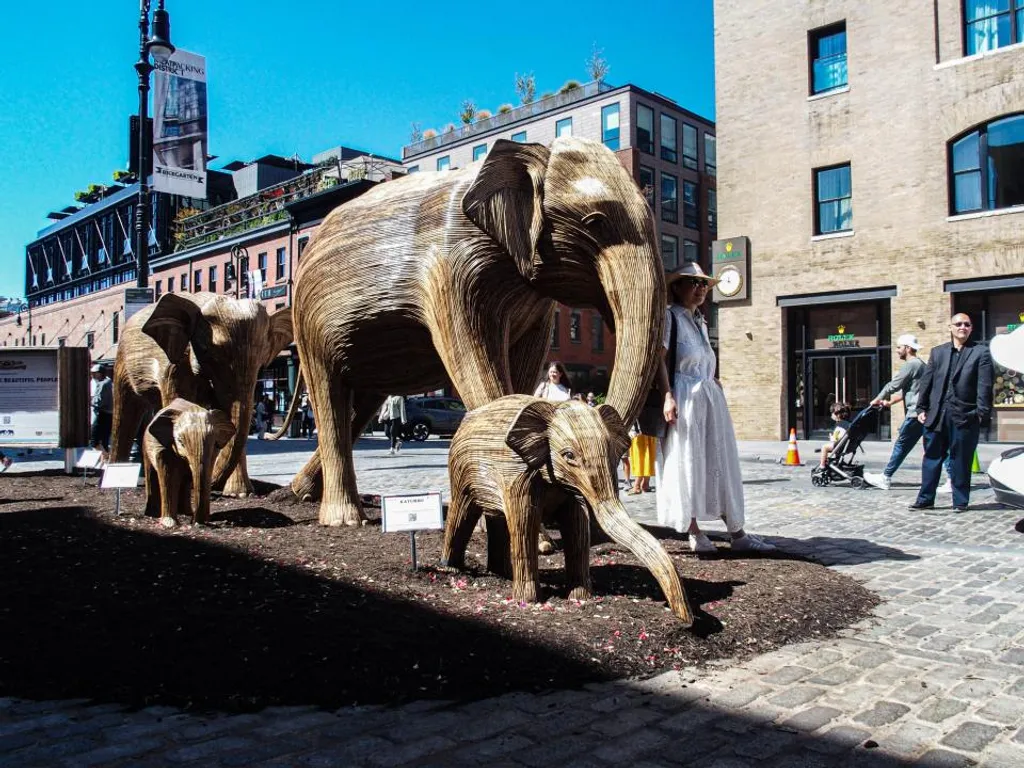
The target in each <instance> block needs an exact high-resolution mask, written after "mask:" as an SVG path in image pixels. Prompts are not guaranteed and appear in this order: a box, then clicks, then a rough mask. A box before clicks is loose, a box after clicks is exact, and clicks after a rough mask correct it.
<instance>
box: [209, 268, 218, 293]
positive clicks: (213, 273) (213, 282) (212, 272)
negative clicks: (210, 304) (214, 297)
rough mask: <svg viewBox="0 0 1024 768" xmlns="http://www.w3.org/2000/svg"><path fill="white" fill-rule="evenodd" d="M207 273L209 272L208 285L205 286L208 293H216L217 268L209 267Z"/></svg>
mask: <svg viewBox="0 0 1024 768" xmlns="http://www.w3.org/2000/svg"><path fill="white" fill-rule="evenodd" d="M209 273H210V286H209V287H208V288H207V290H208V291H209V292H210V293H216V292H217V268H216V267H210V269H209Z"/></svg>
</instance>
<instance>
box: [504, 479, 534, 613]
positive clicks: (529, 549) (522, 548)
mask: <svg viewBox="0 0 1024 768" xmlns="http://www.w3.org/2000/svg"><path fill="white" fill-rule="evenodd" d="M530 484H531V481H530V479H529V478H526V477H518V478H516V479H515V480H514V481H513V482H512V483H511V484H510V485H509V487H508V488H506V489H505V493H504V498H503V499H502V506H503V507H504V509H505V520H507V521H508V532H509V552H510V554H511V556H512V598H513V599H514V600H518V601H519V602H526V603H534V602H536V601H537V594H538V591H539V584H538V576H539V574H540V564H539V562H538V560H537V536H539V535H540V505H541V502H540V499H539V498H536V496H537V494H536V493H535V492H534V491H533V489H532V488H531V487H530Z"/></svg>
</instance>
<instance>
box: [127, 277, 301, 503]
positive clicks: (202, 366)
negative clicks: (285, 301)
mask: <svg viewBox="0 0 1024 768" xmlns="http://www.w3.org/2000/svg"><path fill="white" fill-rule="evenodd" d="M291 340H292V316H291V310H290V309H282V310H280V311H278V312H275V313H274V314H272V315H271V314H269V313H268V312H267V310H266V308H265V307H264V306H263V305H262V304H261V303H260V302H258V301H253V300H250V299H241V300H239V299H235V298H231V297H228V296H221V295H219V294H215V293H184V294H179V293H168V294H164V295H163V296H162V297H161V298H160V300H159V301H158V302H157V303H156V304H155V305H153V306H152V307H146V308H145V309H143V310H140V311H139V312H137V313H136V314H135V315H133V316H132V318H131V319H130V320H129V321H128V322H127V323H126V324H125V327H124V330H123V332H122V334H121V339H120V343H119V344H118V347H117V358H116V360H115V362H114V381H113V384H114V419H113V427H112V435H111V446H110V447H111V456H113V459H112V460H113V461H127V459H128V454H129V453H130V451H131V445H132V441H133V440H134V439H135V436H136V434H137V433H138V430H139V427H140V426H141V424H142V420H143V418H144V417H145V416H146V414H147V413H150V414H151V413H155V412H156V411H158V410H159V409H160V408H162V407H164V406H167V405H169V404H170V403H171V401H173V400H174V399H175V398H178V397H181V398H184V399H186V400H190V401H192V402H194V403H196V404H198V405H200V406H202V407H203V408H207V409H211V410H212V409H219V410H222V411H224V412H225V413H227V414H228V415H229V417H230V419H231V421H232V423H233V424H234V425H235V434H234V436H233V437H232V439H231V440H230V441H229V442H228V444H227V445H226V446H225V447H224V449H223V450H221V452H220V453H219V454H218V456H217V461H216V464H215V465H214V469H213V489H214V490H217V491H220V492H222V493H223V494H225V495H228V496H246V495H248V494H249V493H251V492H252V484H251V483H250V481H249V476H248V472H247V469H246V464H245V445H246V440H247V439H248V437H249V422H250V419H251V418H252V410H253V406H254V403H253V399H254V396H255V395H254V393H255V389H256V380H257V376H258V374H259V371H260V368H262V367H263V366H265V365H269V364H270V363H271V362H272V361H273V360H274V358H275V357H276V356H277V354H278V353H279V352H280V351H281V350H282V349H284V348H285V347H286V346H287V345H288V344H289V343H291Z"/></svg>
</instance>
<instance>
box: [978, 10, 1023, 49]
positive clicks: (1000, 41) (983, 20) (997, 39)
mask: <svg viewBox="0 0 1024 768" xmlns="http://www.w3.org/2000/svg"><path fill="white" fill-rule="evenodd" d="M964 40H965V42H966V45H967V55H968V56H971V55H973V54H975V53H982V52H983V51H993V50H995V49H996V48H1002V47H1003V46H1006V45H1013V44H1014V43H1020V42H1024V0H964Z"/></svg>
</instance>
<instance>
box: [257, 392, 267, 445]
mask: <svg viewBox="0 0 1024 768" xmlns="http://www.w3.org/2000/svg"><path fill="white" fill-rule="evenodd" d="M266 432H267V401H266V400H265V399H264V398H263V397H262V396H261V397H260V398H259V399H258V400H257V401H256V439H257V440H262V439H263V438H264V436H265V435H266Z"/></svg>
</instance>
